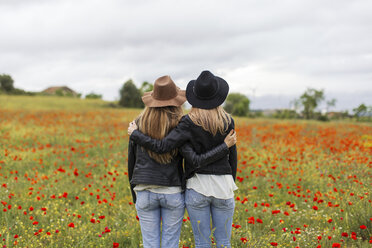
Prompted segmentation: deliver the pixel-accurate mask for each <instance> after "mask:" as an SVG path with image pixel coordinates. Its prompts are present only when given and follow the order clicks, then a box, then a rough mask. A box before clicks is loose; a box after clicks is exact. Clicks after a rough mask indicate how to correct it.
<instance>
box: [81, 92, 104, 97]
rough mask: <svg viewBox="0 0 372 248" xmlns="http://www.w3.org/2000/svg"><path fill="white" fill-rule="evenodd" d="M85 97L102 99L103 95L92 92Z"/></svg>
mask: <svg viewBox="0 0 372 248" xmlns="http://www.w3.org/2000/svg"><path fill="white" fill-rule="evenodd" d="M85 99H102V95H99V94H96V93H93V92H92V93H89V94H87V95H85Z"/></svg>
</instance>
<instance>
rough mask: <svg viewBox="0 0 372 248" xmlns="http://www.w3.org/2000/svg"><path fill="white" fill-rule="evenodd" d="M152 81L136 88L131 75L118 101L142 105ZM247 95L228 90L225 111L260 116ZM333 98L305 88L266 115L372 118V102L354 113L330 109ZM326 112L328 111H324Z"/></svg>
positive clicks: (320, 118) (334, 100)
mask: <svg viewBox="0 0 372 248" xmlns="http://www.w3.org/2000/svg"><path fill="white" fill-rule="evenodd" d="M152 89H153V85H152V84H150V83H148V82H143V83H142V85H141V87H140V88H137V87H136V85H135V84H134V82H133V81H132V80H131V79H130V80H128V81H126V82H125V83H124V85H123V87H122V88H121V89H120V100H119V105H120V106H122V107H127V108H143V107H144V105H143V103H142V100H141V96H142V95H143V93H144V92H146V91H151V90H152ZM324 101H326V113H321V112H320V111H319V110H317V107H318V106H319V105H320V104H321V103H322V102H324ZM250 102H251V101H250V99H249V98H248V97H247V96H245V95H243V94H241V93H230V94H229V95H228V96H227V98H226V101H225V105H224V108H225V110H226V111H227V112H228V113H231V114H232V115H235V116H244V117H262V116H263V111H251V110H250V108H249V105H250ZM336 102H337V101H336V99H328V100H327V99H326V98H325V94H324V90H317V89H314V88H308V89H307V90H306V91H305V92H304V93H303V94H302V95H301V96H300V97H299V98H298V99H294V101H293V105H294V106H293V108H292V109H279V110H276V111H275V112H274V113H273V114H272V115H270V116H268V117H272V118H278V119H307V120H311V119H313V120H320V121H328V120H330V119H346V118H355V119H356V120H366V121H372V118H371V117H372V106H366V105H365V104H363V103H362V104H360V105H359V106H357V107H356V108H354V109H353V114H349V113H348V111H343V112H331V113H332V114H333V115H330V114H329V113H330V112H329V110H330V109H331V107H335V106H336ZM327 114H328V115H327Z"/></svg>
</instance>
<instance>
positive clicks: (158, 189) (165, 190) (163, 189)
mask: <svg viewBox="0 0 372 248" xmlns="http://www.w3.org/2000/svg"><path fill="white" fill-rule="evenodd" d="M133 190H134V192H136V191H142V190H148V191H150V192H152V193H157V194H176V193H180V192H182V189H181V187H180V186H171V187H168V186H160V185H148V184H138V185H136V186H135V187H134V189H133Z"/></svg>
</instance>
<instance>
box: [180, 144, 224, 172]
mask: <svg viewBox="0 0 372 248" xmlns="http://www.w3.org/2000/svg"><path fill="white" fill-rule="evenodd" d="M180 153H181V155H182V156H183V157H184V158H185V160H186V162H187V164H188V165H189V166H193V167H195V168H193V169H198V168H200V167H203V166H206V165H208V164H210V163H213V162H215V161H217V160H219V159H221V158H223V157H224V156H226V155H227V154H228V153H229V148H228V147H227V145H226V144H225V142H223V143H222V144H220V145H218V146H216V147H214V148H212V149H211V150H209V151H207V152H205V153H203V154H196V152H195V151H194V149H193V147H192V145H191V144H190V143H189V142H187V143H185V144H184V145H183V146H182V147H181V148H180Z"/></svg>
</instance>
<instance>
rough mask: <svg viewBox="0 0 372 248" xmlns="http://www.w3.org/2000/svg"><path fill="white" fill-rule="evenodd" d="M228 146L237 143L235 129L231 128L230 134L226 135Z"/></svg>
mask: <svg viewBox="0 0 372 248" xmlns="http://www.w3.org/2000/svg"><path fill="white" fill-rule="evenodd" d="M224 142H225V143H226V145H227V147H232V146H233V145H235V143H236V132H235V130H231V131H230V133H229V134H228V135H226V138H225V140H224Z"/></svg>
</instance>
